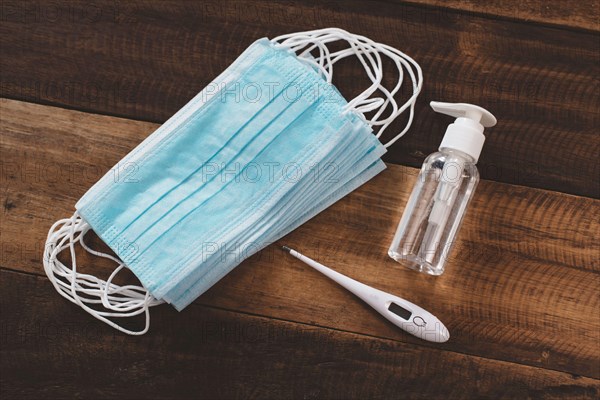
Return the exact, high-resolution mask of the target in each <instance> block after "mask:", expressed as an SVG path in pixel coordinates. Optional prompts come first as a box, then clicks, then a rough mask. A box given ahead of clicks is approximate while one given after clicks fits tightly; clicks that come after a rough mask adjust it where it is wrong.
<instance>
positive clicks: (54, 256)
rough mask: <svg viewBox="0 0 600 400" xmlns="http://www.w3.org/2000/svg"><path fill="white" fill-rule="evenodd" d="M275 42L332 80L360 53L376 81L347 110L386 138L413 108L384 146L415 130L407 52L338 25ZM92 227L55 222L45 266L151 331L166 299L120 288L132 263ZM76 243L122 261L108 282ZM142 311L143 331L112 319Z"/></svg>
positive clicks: (79, 293)
mask: <svg viewBox="0 0 600 400" xmlns="http://www.w3.org/2000/svg"><path fill="white" fill-rule="evenodd" d="M340 40H341V41H345V42H347V43H348V47H347V48H345V49H343V50H339V51H336V52H331V51H329V48H328V47H327V45H328V44H330V43H332V42H336V41H340ZM272 42H273V43H275V44H276V46H277V47H282V48H287V49H289V50H292V51H294V52H296V53H298V52H300V54H298V57H299V58H300V59H301V60H303V61H304V62H306V63H308V64H310V65H312V66H314V67H315V68H316V69H317V71H319V73H320V74H321V75H322V76H323V78H324V79H325V80H326V81H327V82H329V83H331V80H332V77H333V66H334V64H335V63H336V62H338V61H339V60H341V59H343V58H346V57H350V56H356V57H357V58H358V59H359V61H360V62H361V64H362V66H363V67H364V69H365V71H366V73H367V76H368V77H369V79H370V80H371V82H372V84H371V86H369V87H368V88H367V89H366V90H365V91H363V92H362V93H361V94H359V95H358V96H356V97H355V98H354V99H352V100H351V101H350V102H348V105H347V106H346V111H350V110H355V111H357V112H359V113H367V112H374V115H373V116H372V117H370V118H368V119H367V118H366V121H367V123H368V124H369V125H371V126H372V127H380V128H379V130H378V131H377V135H376V136H377V137H378V138H380V137H381V135H382V134H383V132H384V131H385V129H386V128H387V127H388V126H389V125H390V124H391V123H392V121H394V120H395V119H396V118H397V117H398V116H399V115H400V114H401V113H403V112H404V111H405V110H406V109H407V108H408V109H409V118H408V122H407V124H406V126H405V127H404V129H403V130H402V131H401V132H400V133H398V134H397V135H396V136H394V137H393V138H392V139H391V140H390V141H388V142H387V143H385V144H384V145H385V146H386V147H389V146H391V145H392V144H394V143H395V142H396V141H397V140H398V139H399V138H401V137H402V136H403V135H404V134H405V133H406V131H408V129H409V128H410V125H411V123H412V120H413V115H414V106H415V101H416V99H417V96H418V95H419V92H420V91H421V87H422V85H423V76H422V72H421V68H420V67H419V65H418V64H417V63H416V62H415V61H414V60H413V59H412V58H410V57H409V56H407V55H406V54H404V53H402V52H401V51H399V50H397V49H395V48H393V47H390V46H388V45H385V44H382V43H377V42H374V41H372V40H371V39H368V38H366V37H364V36H360V35H355V34H352V33H349V32H346V31H344V30H341V29H337V28H327V29H320V30H315V31H308V32H298V33H292V34H288V35H282V36H279V37H276V38H275V39H273V40H272ZM315 50H317V51H318V56H316V57H315V56H313V55H312V53H311V52H313V51H315ZM381 55H384V56H386V57H388V58H390V59H391V60H392V61H393V62H394V63H395V65H396V68H397V70H398V81H397V83H396V85H394V87H393V88H391V89H388V88H386V87H385V86H384V85H383V83H382V79H383V65H382V60H381ZM405 70H406V72H407V73H408V76H409V77H410V80H411V83H412V95H411V96H410V97H409V98H408V100H407V101H406V102H405V103H404V104H403V105H402V106H401V107H398V103H397V102H396V100H395V99H394V96H395V95H396V94H397V93H398V91H399V90H400V87H401V86H402V83H403V80H404V76H405V72H404V71H405ZM377 90H379V91H380V92H381V93H382V94H383V96H384V97H385V99H384V98H382V97H371V96H372V95H373V94H374V93H375V92H376V91H377ZM388 108H389V109H390V111H389V113H388V115H387V116H386V117H385V118H384V117H382V115H383V114H384V113H385V111H386V109H388ZM89 230H90V225H89V224H88V223H87V222H85V221H84V220H83V219H82V218H81V217H80V216H79V214H78V213H77V212H75V213H74V214H73V216H72V217H71V218H65V219H61V220H59V221H57V222H56V223H55V224H54V225H52V227H51V228H50V231H49V232H48V237H47V239H46V246H45V249H44V270H45V271H46V275H47V276H48V279H50V281H51V282H52V284H53V285H54V287H55V288H56V290H57V291H58V293H60V295H61V296H63V297H64V298H66V299H67V300H69V301H71V302H72V303H75V304H77V305H79V306H80V307H81V308H82V309H84V310H85V311H87V312H88V313H89V314H91V315H92V316H94V317H95V318H97V319H99V320H101V321H103V322H105V323H107V324H108V325H110V326H112V327H113V328H116V329H118V330H119V331H121V332H124V333H127V334H129V335H142V334H144V333H146V332H147V331H148V328H149V327H150V312H149V308H150V307H153V306H156V305H159V304H162V303H163V301H162V300H157V299H155V298H154V297H153V296H152V295H151V294H150V292H149V291H148V290H147V289H146V288H145V287H143V286H139V285H124V286H120V285H117V284H114V283H112V281H113V279H114V278H115V276H116V275H117V274H118V273H119V272H120V271H121V270H122V269H123V268H127V266H126V265H125V264H123V262H122V261H121V260H119V259H118V258H116V257H114V256H112V255H110V254H106V253H102V252H100V251H96V250H93V249H91V248H90V247H89V246H88V245H87V244H86V243H85V242H84V237H85V234H86V233H87V232H88V231H89ZM76 243H79V244H80V245H81V247H83V249H84V250H86V251H87V252H89V253H91V254H93V255H95V256H99V257H103V258H107V259H110V260H113V261H114V262H115V263H116V264H117V267H116V268H115V270H114V271H113V273H112V274H111V275H110V276H109V277H108V280H106V281H104V280H102V279H99V278H97V277H95V276H93V275H89V274H84V273H81V272H78V270H77V257H76V254H75V244H76ZM67 249H68V250H69V252H70V262H71V266H70V267H67V266H66V265H64V264H63V263H62V262H61V261H60V260H59V259H58V255H59V254H60V253H61V252H63V251H64V250H67ZM94 307H96V308H100V307H103V308H104V310H98V309H96V308H94ZM139 314H144V315H145V318H146V322H145V326H144V328H143V329H142V330H140V331H133V330H129V329H127V328H124V327H123V326H121V325H119V324H117V323H116V322H114V321H113V320H111V319H110V318H126V317H133V316H136V315H139Z"/></svg>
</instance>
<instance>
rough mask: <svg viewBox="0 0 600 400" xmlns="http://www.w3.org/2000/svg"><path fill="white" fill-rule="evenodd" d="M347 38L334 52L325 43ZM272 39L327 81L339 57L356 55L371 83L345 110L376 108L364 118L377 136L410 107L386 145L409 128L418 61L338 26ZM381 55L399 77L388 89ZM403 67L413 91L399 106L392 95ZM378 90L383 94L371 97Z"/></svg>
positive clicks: (417, 90) (420, 77) (418, 83)
mask: <svg viewBox="0 0 600 400" xmlns="http://www.w3.org/2000/svg"><path fill="white" fill-rule="evenodd" d="M339 40H342V41H346V42H347V43H348V45H349V47H348V48H346V49H342V50H339V51H336V52H330V51H329V49H328V47H327V44H328V43H331V42H336V41H339ZM272 42H273V43H274V44H275V45H276V46H278V47H283V48H288V49H289V50H291V51H294V52H300V51H301V53H300V54H299V55H298V57H299V58H300V59H302V60H303V61H305V62H307V63H308V64H310V65H312V66H314V67H315V68H317V70H318V71H319V72H320V73H321V75H322V76H323V78H324V79H325V80H326V81H327V82H331V80H332V77H333V66H334V64H335V63H336V62H338V61H339V60H341V59H343V58H346V57H350V56H356V57H357V58H358V59H359V61H360V62H361V64H362V66H363V68H364V70H365V71H366V73H367V76H368V78H369V79H370V80H371V83H372V84H371V86H369V87H368V88H367V89H366V90H365V91H363V92H362V93H361V94H359V95H358V96H356V97H355V98H354V99H352V100H350V101H349V102H348V105H347V109H348V110H354V111H357V112H360V113H367V112H375V114H374V115H373V116H372V117H371V118H365V119H366V121H367V123H368V124H369V125H371V126H379V127H380V128H379V130H378V132H377V137H378V138H380V137H381V135H382V134H383V132H384V131H385V129H386V128H387V127H388V126H389V125H390V124H391V123H392V122H393V121H394V120H395V119H396V118H397V117H398V116H399V115H400V114H402V113H403V112H404V111H405V110H406V109H409V117H408V122H407V124H406V125H405V127H404V129H403V130H402V131H401V132H400V133H399V134H397V135H396V136H395V137H393V138H392V139H391V140H389V141H388V142H387V143H385V144H384V145H385V147H389V146H391V145H392V144H394V143H395V142H396V141H397V140H398V139H400V138H401V137H402V136H403V135H404V134H405V133H406V132H407V131H408V129H409V128H410V125H411V124H412V120H413V117H414V106H415V102H416V100H417V97H418V95H419V93H420V91H421V88H422V86H423V74H422V71H421V68H420V66H419V64H417V62H416V61H414V60H413V59H412V58H411V57H409V56H407V55H406V54H404V53H403V52H401V51H399V50H397V49H395V48H393V47H391V46H388V45H386V44H383V43H377V42H374V41H373V40H371V39H369V38H366V37H364V36H361V35H355V34H352V33H349V32H347V31H344V30H342V29H338V28H326V29H319V30H314V31H306V32H297V33H291V34H286V35H281V36H278V37H276V38H274V39H273V40H272ZM315 49H317V50H318V52H319V54H318V56H316V57H313V56H312V55H311V52H312V51H313V50H315ZM381 55H384V56H386V57H388V58H390V59H391V60H392V61H393V62H394V64H395V66H396V69H397V70H398V80H397V82H396V84H395V85H394V87H393V88H391V90H388V89H387V88H386V87H385V86H384V85H383V84H382V80H383V66H382V61H381ZM405 71H406V73H407V74H408V77H409V78H410V80H411V83H412V95H411V96H410V97H409V98H408V100H406V102H405V103H404V104H402V106H400V107H399V106H398V104H397V102H396V100H395V98H394V96H395V95H396V94H397V93H398V91H399V90H400V88H401V86H402V83H403V80H404V77H405ZM377 90H379V91H380V92H381V93H382V94H383V96H384V98H382V97H371V96H372V95H373V94H374V93H375V92H376V91H377ZM389 108H391V110H390V111H389V114H388V115H387V117H385V118H382V115H383V114H384V113H385V112H386V110H387V109H389Z"/></svg>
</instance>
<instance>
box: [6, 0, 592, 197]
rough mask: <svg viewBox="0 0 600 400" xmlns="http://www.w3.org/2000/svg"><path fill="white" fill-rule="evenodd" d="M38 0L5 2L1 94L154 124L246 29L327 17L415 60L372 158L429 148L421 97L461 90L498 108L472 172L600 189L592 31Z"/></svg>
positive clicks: (410, 156)
mask: <svg viewBox="0 0 600 400" xmlns="http://www.w3.org/2000/svg"><path fill="white" fill-rule="evenodd" d="M45 4H46V3H40V2H35V1H34V2H19V3H9V4H8V5H7V6H6V7H5V9H6V10H7V11H5V12H4V15H3V17H4V18H3V23H2V25H1V26H0V70H1V71H2V77H1V80H2V85H1V94H2V96H4V97H10V98H15V99H24V100H28V101H35V102H40V103H45V104H56V105H60V106H65V107H69V108H76V109H81V110H87V111H92V112H97V113H103V114H111V115H120V116H126V117H129V118H135V119H142V120H149V121H153V122H162V121H164V120H166V119H167V118H168V117H169V116H170V115H172V114H173V113H174V112H175V111H177V110H178V109H179V108H180V107H181V106H182V105H184V104H185V103H186V102H187V101H188V100H189V99H190V98H192V96H194V95H195V94H196V93H197V92H198V91H199V90H200V89H201V88H203V87H204V86H205V85H206V84H207V83H209V82H210V80H211V79H212V78H214V77H215V76H217V75H218V74H219V72H220V71H222V70H223V69H224V68H226V67H227V65H228V64H229V63H230V62H231V61H233V60H234V59H235V58H236V57H237V56H238V55H239V54H240V53H241V52H242V51H243V50H244V49H245V48H246V47H247V46H248V45H249V44H250V43H252V42H253V41H254V40H256V39H257V38H260V37H264V36H268V37H274V36H276V35H278V34H282V33H288V32H293V31H300V30H306V29H312V28H317V27H325V26H339V27H341V28H345V29H348V30H351V31H356V32H359V33H363V34H365V35H367V36H369V37H372V38H373V39H375V40H378V41H382V42H385V43H388V44H390V45H393V46H396V47H398V48H400V49H402V50H404V51H406V52H407V53H408V54H410V55H411V56H413V57H414V58H415V59H416V60H418V61H419V63H420V64H421V65H422V67H423V71H424V76H425V86H424V90H423V93H422V95H421V97H420V101H419V102H418V104H417V114H416V115H417V117H416V121H415V125H414V128H413V129H412V131H411V132H410V133H409V135H407V136H406V137H405V138H403V140H402V141H401V142H399V143H398V144H396V145H395V146H393V147H392V148H391V149H390V151H389V153H388V154H387V155H386V157H385V160H386V161H388V162H392V163H396V164H402V165H409V166H413V167H416V166H420V165H421V163H422V161H423V158H424V157H425V156H426V155H427V154H429V153H431V152H432V151H434V150H435V149H436V148H437V146H438V145H439V143H440V140H441V137H442V135H443V132H444V130H445V127H446V125H447V124H448V123H449V122H450V121H449V119H448V118H447V117H443V116H439V115H436V114H434V113H433V112H432V111H431V110H430V109H429V108H428V106H427V103H428V102H429V101H430V100H445V101H463V102H471V103H475V104H480V105H482V106H485V107H488V108H489V109H490V110H492V111H493V112H494V113H495V114H496V115H497V116H498V118H499V120H500V124H499V125H498V127H496V128H494V129H493V130H489V132H488V133H489V134H488V139H487V143H486V146H485V147H484V150H483V154H482V156H481V161H480V165H481V171H482V176H483V177H484V178H485V179H489V180H495V181H500V182H508V183H514V184H519V185H525V186H531V187H538V188H545V189H551V190H557V191H562V192H567V193H572V194H578V195H585V196H591V197H600V183H599V182H598V179H597V177H598V174H599V173H600V164H599V162H598V157H597V155H598V153H599V152H600V136H599V135H598V134H597V126H598V121H599V119H598V115H599V113H598V110H599V109H600V102H599V96H598V93H599V90H598V80H597V76H599V75H600V68H599V64H598V52H599V51H600V44H599V43H600V41H599V40H598V35H597V34H594V33H585V32H573V31H568V30H562V29H556V28H551V27H546V26H534V25H527V24H523V23H518V22H511V21H506V20H504V21H503V20H494V19H489V18H485V17H482V16H477V15H465V14H461V13H458V12H448V10H445V9H436V8H432V7H422V6H415V5H407V4H393V3H383V2H381V3H376V4H371V3H368V4H367V3H366V2H362V1H348V2H343V3H336V2H326V3H322V2H312V3H311V2H303V3H294V4H291V3H289V2H275V3H261V2H235V1H234V2H226V1H225V2H224V1H221V0H218V1H215V0H213V1H209V2H202V3H189V2H144V3H139V2H133V3H130V2H118V3H115V2H112V1H98V2H94V4H93V7H92V6H91V5H90V7H84V6H83V5H82V3H79V2H75V3H69V2H67V3H62V4H55V3H52V4H51V5H47V6H46V5H45ZM521 4H524V3H522V2H521ZM486 7H487V3H486ZM565 7H571V5H570V3H569V5H568V6H567V5H565ZM578 7H579V6H578ZM578 7H574V8H576V9H579V8H578ZM336 70H337V72H336V73H339V75H338V76H337V77H336V79H335V83H336V85H337V86H338V87H340V88H341V90H342V92H343V93H344V94H346V95H348V96H349V97H350V96H353V95H356V94H357V93H359V92H360V91H361V90H362V89H364V83H365V82H364V81H365V79H364V73H362V72H361V70H360V69H359V68H358V65H357V63H355V64H351V63H349V62H348V63H344V64H343V65H340V66H339V68H337V69H336ZM399 126H400V124H396V125H394V126H392V127H391V128H390V130H389V132H390V134H391V133H392V132H395V131H397V129H399Z"/></svg>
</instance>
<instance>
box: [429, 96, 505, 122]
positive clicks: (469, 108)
mask: <svg viewBox="0 0 600 400" xmlns="http://www.w3.org/2000/svg"><path fill="white" fill-rule="evenodd" d="M429 104H430V105H431V108H433V111H435V112H439V113H441V114H446V115H450V116H451V117H455V118H469V119H472V120H473V121H475V122H479V123H480V124H481V125H483V126H484V127H486V128H491V127H492V126H494V125H496V122H497V121H496V117H494V115H493V114H492V113H491V112H489V111H488V110H486V109H485V108H483V107H479V106H476V105H474V104H469V103H444V102H441V101H432V102H431V103H429Z"/></svg>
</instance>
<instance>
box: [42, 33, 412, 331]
mask: <svg viewBox="0 0 600 400" xmlns="http://www.w3.org/2000/svg"><path fill="white" fill-rule="evenodd" d="M337 41H344V42H346V43H347V45H348V47H346V48H344V49H342V50H338V51H336V52H331V51H330V50H329V47H330V43H332V42H337ZM350 56H352V57H357V58H358V59H359V61H360V62H361V64H362V65H363V67H364V69H365V72H366V74H367V76H368V78H369V79H370V81H371V82H372V85H371V86H370V87H369V88H367V89H366V90H365V91H364V92H363V93H361V94H360V95H359V96H357V97H356V98H354V99H352V100H351V101H346V100H345V99H344V97H343V96H342V95H341V94H340V93H339V92H338V90H337V89H336V88H335V86H333V85H332V84H331V80H332V77H333V66H334V64H335V63H336V62H338V61H339V60H341V59H343V58H346V57H350ZM382 56H384V57H389V58H391V59H392V61H393V62H394V63H395V71H392V72H393V73H394V74H395V76H396V77H397V78H398V79H397V82H396V85H395V86H394V87H392V88H386V87H385V86H384V85H383V83H382V78H383V64H382ZM406 75H408V76H409V77H410V80H411V82H412V87H411V90H412V96H411V97H410V98H409V99H408V101H406V103H405V104H403V105H402V106H401V107H399V106H398V105H397V103H396V101H395V99H394V96H395V95H396V94H397V92H398V91H399V90H400V87H401V85H402V82H403V78H404V76H406ZM421 84H422V77H421V71H420V68H419V67H418V65H417V64H416V63H415V62H414V61H413V60H412V59H411V58H410V57H408V56H406V55H405V54H403V53H401V52H399V51H398V50H396V49H393V48H391V47H389V46H386V45H383V44H380V43H375V42H373V41H371V40H369V39H367V38H365V37H362V36H358V35H353V34H350V33H348V32H346V31H342V30H339V29H323V30H318V31H311V32H301V33H295V34H290V35H285V36H281V37H278V38H275V39H273V40H268V39H260V40H258V41H256V42H255V43H253V44H252V45H250V47H249V48H248V49H247V50H246V51H245V52H244V53H243V54H242V55H241V56H240V57H239V58H238V59H237V60H236V61H235V62H234V63H233V64H232V65H231V66H230V67H229V68H227V70H225V71H224V72H223V73H222V74H221V75H220V76H219V77H217V78H216V79H215V80H214V81H213V82H212V83H210V84H209V85H208V86H207V87H206V88H205V89H204V90H203V91H202V92H200V93H199V94H198V95H197V96H196V97H194V98H193V99H192V100H191V101H190V102H189V103H188V104H187V105H186V106H184V107H183V108H182V109H181V110H179V111H178V112H177V113H176V114H175V115H174V116H173V117H171V118H170V119H169V120H168V121H167V122H166V123H165V124H164V125H162V126H161V127H160V128H159V129H158V130H157V131H155V132H154V133H153V134H152V135H150V136H149V137H148V138H147V139H146V140H144V141H143V142H142V143H141V144H140V145H139V146H137V147H136V148H135V149H134V150H133V151H132V152H131V153H129V154H128V155H127V156H125V158H123V160H121V161H120V162H119V163H118V164H117V166H115V167H114V168H113V169H112V170H111V171H109V173H107V174H106V175H105V176H104V177H103V178H102V179H101V180H100V181H99V182H97V183H96V184H95V185H94V186H93V187H92V188H91V189H90V190H89V191H88V192H87V193H86V194H85V195H84V196H83V197H82V198H81V199H80V200H79V202H78V203H77V204H76V209H77V211H76V212H75V214H74V215H73V216H72V217H71V218H66V219H63V220H60V221H58V222H57V223H56V224H55V225H54V226H53V227H52V228H51V230H50V232H49V235H48V240H47V245H46V250H45V253H46V254H45V257H44V267H45V270H46V273H47V275H48V277H49V278H50V280H51V281H52V283H53V284H54V286H55V287H56V289H57V290H58V292H59V293H60V294H61V295H63V297H65V298H67V299H68V300H70V301H72V302H73V303H76V304H78V305H79V306H81V307H82V308H83V309H85V310H86V311H88V312H89V313H90V314H92V315H93V316H94V317H96V318H98V319H100V320H102V321H104V322H106V323H108V324H110V325H111V326H113V327H115V328H117V329H119V330H121V331H123V332H126V333H130V334H142V333H145V332H146V331H147V329H148V326H149V311H148V310H149V307H151V306H153V305H157V304H161V303H163V302H167V303H170V304H172V305H173V306H174V307H175V308H176V309H178V310H182V309H183V308H185V307H186V306H187V305H189V304H190V303H191V302H192V301H193V300H194V299H196V298H197V297H198V296H200V295H201V294H202V293H204V292H205V291H206V290H208V288H210V287H211V286H212V285H214V284H215V283H216V282H218V281H219V280H220V279H221V278H223V277H224V276H225V275H226V274H227V273H229V272H230V271H231V270H232V269H233V268H235V267H236V266H237V265H238V264H239V263H240V262H241V261H243V260H244V259H246V258H248V257H249V256H251V255H252V254H254V253H256V252H257V251H259V250H260V249H262V248H264V247H265V246H267V245H269V244H271V243H273V242H274V241H276V240H278V239H279V238H281V237H282V236H284V235H286V234H287V233H289V232H291V231H292V230H294V229H295V228H297V227H298V226H300V225H301V224H303V223H304V222H306V221H307V220H309V219H310V218H312V217H313V216H315V215H316V214H318V213H319V212H321V211H323V210H324V209H325V208H327V207H329V206H330V205H331V204H333V203H335V202H336V201H337V200H339V199H341V198H342V197H344V196H345V195H346V194H348V193H350V192H351V191H353V190H354V189H356V188H357V187H359V186H360V185H362V184H363V183H365V182H367V181H368V180H369V179H371V178H372V177H373V176H375V175H376V174H377V173H379V172H381V171H382V170H383V169H384V168H385V164H384V163H383V162H382V161H381V160H380V157H381V156H382V155H383V154H384V153H385V148H386V146H387V145H390V144H392V143H393V142H395V141H396V140H397V139H398V138H399V137H400V136H402V135H403V134H404V133H405V132H406V130H408V128H409V126H410V123H411V121H412V115H413V108H414V102H415V100H416V97H417V95H418V93H419V91H420V89H421ZM407 109H408V110H409V113H410V114H409V121H408V124H407V125H406V127H405V128H404V130H403V131H402V132H400V133H399V134H398V135H396V136H395V137H394V138H393V139H392V140H391V141H389V142H388V144H387V145H386V146H384V145H382V144H381V142H380V141H379V137H380V136H381V134H382V133H383V131H384V130H385V128H386V127H387V126H388V125H389V124H390V123H391V122H392V121H393V120H394V119H395V118H396V117H397V116H398V115H400V114H401V113H402V112H403V111H405V110H407ZM365 115H368V116H369V117H368V118H367V117H366V116H365ZM374 128H375V129H377V135H375V134H374V132H373V130H374ZM115 171H121V172H122V173H120V174H115ZM90 229H91V230H93V231H94V232H95V233H96V234H97V235H98V236H99V237H100V238H101V239H102V240H103V241H104V242H105V243H106V244H107V245H108V246H109V247H110V248H111V249H112V250H113V251H114V253H115V254H116V256H114V255H111V254H105V253H101V252H99V251H97V250H94V249H91V248H90V247H89V246H88V245H87V244H86V243H85V240H84V238H85V236H86V233H87V232H88V231H89V230H90ZM76 244H80V245H81V246H82V247H83V248H84V249H86V250H87V251H89V252H91V253H92V254H95V255H97V256H100V257H106V258H110V259H112V260H114V261H115V263H116V264H117V268H116V269H115V271H114V273H113V274H112V275H111V276H110V277H109V278H108V279H107V280H102V279H99V278H97V277H94V276H91V275H89V274H82V273H80V272H78V271H77V254H76V251H75V245H76ZM64 250H69V252H70V264H71V265H69V266H67V265H65V264H64V263H63V262H61V261H60V260H59V258H58V255H59V254H60V253H61V252H62V251H64ZM123 268H128V269H130V270H131V271H132V272H133V273H134V274H135V275H136V276H137V278H138V279H139V280H140V282H141V286H140V285H124V286H123V285H117V284H115V283H113V282H112V281H113V278H114V277H115V275H116V274H117V273H118V272H119V271H120V270H121V269H123ZM138 314H145V315H146V326H145V328H144V329H143V330H140V331H132V330H129V329H126V328H124V327H122V326H121V325H119V324H117V323H116V322H115V320H116V318H123V317H133V316H135V315H138Z"/></svg>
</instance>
